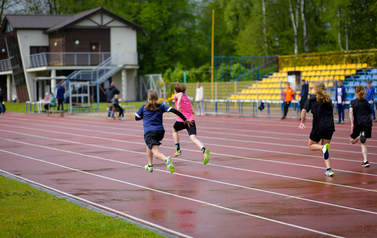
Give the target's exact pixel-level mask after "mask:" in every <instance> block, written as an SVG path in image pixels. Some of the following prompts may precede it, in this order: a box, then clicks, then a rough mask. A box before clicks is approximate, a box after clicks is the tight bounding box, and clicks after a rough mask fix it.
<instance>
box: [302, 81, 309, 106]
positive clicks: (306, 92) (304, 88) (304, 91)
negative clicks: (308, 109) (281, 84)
mask: <svg viewBox="0 0 377 238" xmlns="http://www.w3.org/2000/svg"><path fill="white" fill-rule="evenodd" d="M308 95H309V85H308V84H307V83H306V80H305V79H303V80H302V81H301V94H300V97H301V100H300V112H301V111H302V109H303V108H304V106H305V102H306V100H307V99H308Z"/></svg>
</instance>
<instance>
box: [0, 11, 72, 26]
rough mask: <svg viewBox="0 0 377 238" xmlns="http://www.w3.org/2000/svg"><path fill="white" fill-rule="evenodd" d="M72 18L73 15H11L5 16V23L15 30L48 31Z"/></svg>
mask: <svg viewBox="0 0 377 238" xmlns="http://www.w3.org/2000/svg"><path fill="white" fill-rule="evenodd" d="M71 17H72V15H25V14H9V15H6V16H5V19H4V22H5V21H8V22H9V23H10V25H11V26H12V27H13V29H48V28H50V27H53V26H55V25H56V24H58V23H59V22H62V21H64V20H66V19H68V18H71ZM4 22H3V23H4Z"/></svg>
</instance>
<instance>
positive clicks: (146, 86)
mask: <svg viewBox="0 0 377 238" xmlns="http://www.w3.org/2000/svg"><path fill="white" fill-rule="evenodd" d="M152 89H153V90H156V91H157V93H158V96H159V97H160V98H163V99H164V101H165V100H166V97H167V92H166V84H165V83H164V81H163V80H162V75H161V74H148V75H141V76H140V77H139V80H138V85H137V92H138V99H139V100H140V101H144V100H147V98H148V92H149V90H152Z"/></svg>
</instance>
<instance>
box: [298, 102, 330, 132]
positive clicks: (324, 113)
mask: <svg viewBox="0 0 377 238" xmlns="http://www.w3.org/2000/svg"><path fill="white" fill-rule="evenodd" d="M303 109H305V110H306V111H307V112H310V111H312V114H313V128H312V131H313V132H314V133H315V134H317V135H320V134H322V133H324V132H327V131H335V126H334V115H333V108H332V103H331V101H330V102H328V103H321V102H317V98H316V96H311V97H310V98H309V99H308V100H307V101H306V103H305V106H304V108H303Z"/></svg>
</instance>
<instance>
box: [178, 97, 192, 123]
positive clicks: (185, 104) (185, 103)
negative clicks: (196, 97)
mask: <svg viewBox="0 0 377 238" xmlns="http://www.w3.org/2000/svg"><path fill="white" fill-rule="evenodd" d="M174 101H175V103H174V104H175V107H177V103H178V99H177V97H176V96H174ZM179 107H180V109H182V111H181V112H182V114H183V115H184V116H185V117H186V118H187V120H189V121H193V120H194V115H193V114H192V110H191V101H190V99H189V98H188V97H187V96H186V95H185V94H183V95H182V98H181V103H180V104H179ZM177 121H179V122H183V120H182V119H181V118H180V117H178V116H177Z"/></svg>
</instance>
